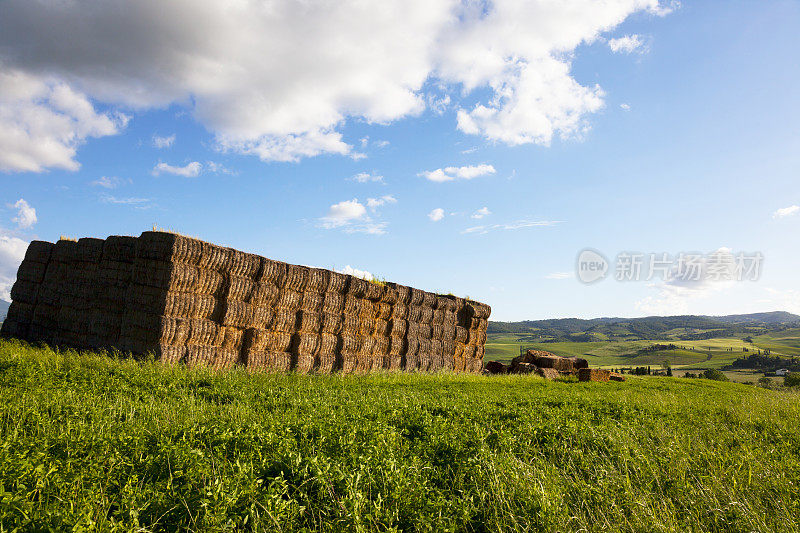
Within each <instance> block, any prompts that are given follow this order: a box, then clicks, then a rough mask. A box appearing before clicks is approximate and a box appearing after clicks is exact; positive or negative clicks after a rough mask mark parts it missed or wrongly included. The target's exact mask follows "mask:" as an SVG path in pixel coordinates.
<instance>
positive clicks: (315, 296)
mask: <svg viewBox="0 0 800 533" xmlns="http://www.w3.org/2000/svg"><path fill="white" fill-rule="evenodd" d="M322 302H323V296H322V294H321V293H318V292H308V291H306V292H304V293H303V297H302V299H301V301H300V309H301V310H303V311H307V312H310V313H319V312H320V311H322Z"/></svg>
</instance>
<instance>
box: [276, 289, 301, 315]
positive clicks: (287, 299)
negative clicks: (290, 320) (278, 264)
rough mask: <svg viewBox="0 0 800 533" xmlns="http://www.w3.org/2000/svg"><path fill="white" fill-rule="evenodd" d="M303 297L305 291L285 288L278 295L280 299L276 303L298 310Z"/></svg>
mask: <svg viewBox="0 0 800 533" xmlns="http://www.w3.org/2000/svg"><path fill="white" fill-rule="evenodd" d="M302 299H303V293H301V292H299V291H296V290H294V289H289V288H284V289H282V290H281V292H280V294H279V295H278V300H277V302H276V303H275V306H276V307H283V308H285V309H294V310H295V311H298V310H299V309H300V302H301V301H302Z"/></svg>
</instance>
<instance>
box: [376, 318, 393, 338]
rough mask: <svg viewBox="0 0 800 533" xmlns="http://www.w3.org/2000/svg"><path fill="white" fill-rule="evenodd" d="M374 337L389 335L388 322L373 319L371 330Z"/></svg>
mask: <svg viewBox="0 0 800 533" xmlns="http://www.w3.org/2000/svg"><path fill="white" fill-rule="evenodd" d="M372 335H373V336H375V337H387V336H388V335H389V322H388V321H387V320H381V319H380V318H376V319H375V329H373V330H372Z"/></svg>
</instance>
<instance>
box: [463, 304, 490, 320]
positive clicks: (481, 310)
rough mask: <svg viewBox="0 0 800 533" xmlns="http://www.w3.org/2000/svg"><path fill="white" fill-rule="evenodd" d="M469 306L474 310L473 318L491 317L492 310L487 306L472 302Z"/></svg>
mask: <svg viewBox="0 0 800 533" xmlns="http://www.w3.org/2000/svg"><path fill="white" fill-rule="evenodd" d="M467 306H468V307H470V308H471V309H472V317H473V318H482V319H488V318H489V315H490V314H492V308H491V307H489V306H488V305H486V304H482V303H478V302H472V301H470V302H468V303H467Z"/></svg>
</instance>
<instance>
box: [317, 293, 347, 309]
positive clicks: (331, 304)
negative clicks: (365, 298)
mask: <svg viewBox="0 0 800 533" xmlns="http://www.w3.org/2000/svg"><path fill="white" fill-rule="evenodd" d="M344 300H345V298H344V295H342V294H339V293H338V292H326V293H325V294H324V295H323V298H322V311H324V312H326V313H342V312H343V311H344Z"/></svg>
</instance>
